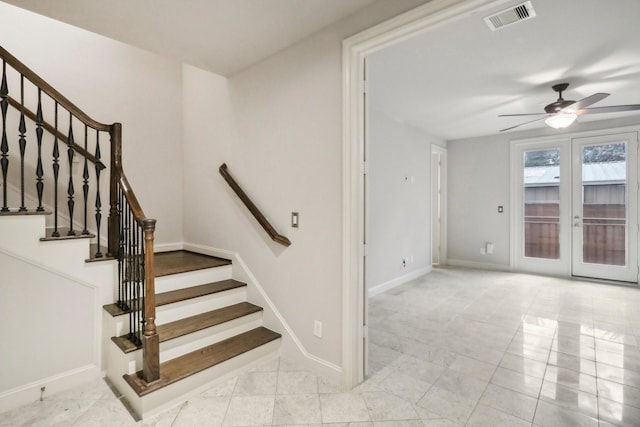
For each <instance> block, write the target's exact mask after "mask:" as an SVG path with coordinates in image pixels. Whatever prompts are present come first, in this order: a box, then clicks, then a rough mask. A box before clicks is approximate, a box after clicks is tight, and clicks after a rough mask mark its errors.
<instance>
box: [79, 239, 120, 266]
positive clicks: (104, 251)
mask: <svg viewBox="0 0 640 427" xmlns="http://www.w3.org/2000/svg"><path fill="white" fill-rule="evenodd" d="M89 247H90V249H89V258H87V259H85V260H84V261H85V262H100V261H112V260H115V259H117V258H116V257H114V256H107V252H108V249H107V247H106V246H102V245H100V252H101V253H102V256H101V257H100V258H96V252H97V249H98V244H97V243H91V244H90V245H89Z"/></svg>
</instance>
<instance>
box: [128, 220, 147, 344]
mask: <svg viewBox="0 0 640 427" xmlns="http://www.w3.org/2000/svg"><path fill="white" fill-rule="evenodd" d="M131 225H132V227H133V230H132V231H133V236H132V237H133V252H134V253H135V263H136V267H135V271H136V287H137V288H138V303H139V305H138V325H139V327H138V330H139V335H138V340H139V342H140V344H142V334H143V333H144V317H143V316H142V308H143V305H142V298H143V290H144V289H143V288H142V286H141V283H142V278H141V277H140V270H141V268H140V265H141V263H142V259H141V258H140V246H139V245H140V233H139V228H140V227H139V226H138V223H137V222H136V220H135V218H134V217H133V215H132V224H131Z"/></svg>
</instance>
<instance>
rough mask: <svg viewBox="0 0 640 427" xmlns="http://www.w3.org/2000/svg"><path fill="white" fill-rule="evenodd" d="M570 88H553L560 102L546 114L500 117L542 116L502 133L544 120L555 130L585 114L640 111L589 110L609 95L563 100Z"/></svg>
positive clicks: (622, 107)
mask: <svg viewBox="0 0 640 427" xmlns="http://www.w3.org/2000/svg"><path fill="white" fill-rule="evenodd" d="M568 87H569V83H558V84H556V85H553V86H551V89H553V90H554V91H556V92H558V100H557V101H556V102H552V103H551V104H549V105H547V106H546V107H544V111H545V112H544V113H531V114H501V115H499V116H498V117H519V116H540V117H538V118H536V119H534V120H530V121H528V122H524V123H520V124H518V125H515V126H511V127H508V128H506V129H500V132H504V131H506V130H511V129H514V128H517V127H519V126H522V125H528V124H529V123H534V122H538V121H540V120H544V121H545V123H546V124H547V125H548V126H550V127H552V128H554V129H560V128H566V127H567V126H569V125H570V124H571V123H573V122H574V121H575V119H576V118H577V117H578V116H582V115H584V114H600V113H619V112H623V111H634V110H640V104H632V105H611V106H609V107H596V108H587V107H588V106H590V105H592V104H595V103H596V102H598V101H602V100H603V99H604V98H606V97H607V96H609V94H608V93H596V94H593V95H591V96H587V97H586V98H583V99H581V100H580V101H570V100H566V99H564V98H562V92H564V91H565V90H566V89H567V88H568Z"/></svg>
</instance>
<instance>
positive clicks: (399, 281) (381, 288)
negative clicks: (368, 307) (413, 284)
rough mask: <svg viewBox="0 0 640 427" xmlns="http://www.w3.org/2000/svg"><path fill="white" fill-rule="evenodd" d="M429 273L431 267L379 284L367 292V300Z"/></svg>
mask: <svg viewBox="0 0 640 427" xmlns="http://www.w3.org/2000/svg"><path fill="white" fill-rule="evenodd" d="M429 272H431V266H427V267H424V268H421V269H418V270H415V271H412V272H411V273H408V274H405V275H403V276H400V277H396V278H395V279H392V280H389V281H388V282H384V283H380V284H379V285H375V286H372V287H371V288H369V290H368V296H369V298H371V297H374V296H376V295H379V294H381V293H383V292H386V291H388V290H389V289H393V288H396V287H398V286H400V285H404V284H405V283H407V282H410V281H412V280H413V279H417V278H418V277H420V276H423V275H425V274H427V273H429Z"/></svg>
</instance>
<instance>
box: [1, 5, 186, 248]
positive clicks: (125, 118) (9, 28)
mask: <svg viewBox="0 0 640 427" xmlns="http://www.w3.org/2000/svg"><path fill="white" fill-rule="evenodd" d="M0 40H1V44H2V46H3V47H4V48H5V49H6V50H8V51H9V52H10V53H12V54H13V55H14V56H16V57H17V58H18V59H19V60H21V61H22V62H24V63H25V64H26V65H27V66H28V67H29V68H31V69H32V70H33V71H35V72H36V73H37V74H39V75H40V76H41V77H42V78H44V79H45V80H46V81H47V82H49V83H50V84H51V85H52V86H53V87H55V88H56V89H57V90H58V91H60V92H61V93H62V94H63V95H64V96H66V97H67V98H68V99H69V100H70V101H71V102H73V103H74V104H76V105H77V106H78V107H80V108H81V109H82V110H84V111H85V112H86V113H87V114H89V116H91V117H93V118H94V119H96V120H97V121H100V122H103V123H113V122H122V124H123V162H124V167H125V171H126V173H127V176H128V178H129V181H130V182H131V184H132V186H133V188H134V190H135V192H136V195H137V196H138V198H139V200H140V203H141V204H142V207H143V209H144V210H145V213H146V214H147V215H148V216H150V217H152V218H156V219H157V220H158V226H157V235H156V238H157V243H159V244H162V243H173V242H181V241H182V203H181V198H182V102H181V99H182V95H181V93H182V67H181V65H180V64H179V63H177V62H175V61H171V60H168V59H166V58H163V57H161V56H159V55H154V54H151V53H148V52H145V51H143V50H140V49H136V48H133V47H131V46H128V45H125V44H123V43H120V42H116V41H114V40H110V39H107V38H105V37H102V36H99V35H96V34H93V33H90V32H88V31H85V30H81V29H78V28H76V27H72V26H70V25H67V24H64V23H61V22H58V21H54V20H52V19H49V18H45V17H42V16H40V15H36V14H34V13H31V12H27V11H25V10H22V9H19V8H17V7H15V6H11V5H8V4H6V3H1V2H0ZM28 144H33V145H35V138H33V139H32V140H31V142H28ZM47 150H50V147H49V148H47ZM47 166H48V167H49V168H50V165H45V167H47ZM106 197H107V199H108V196H106ZM107 199H103V208H106V207H107V204H108V200H107ZM103 213H104V212H103Z"/></svg>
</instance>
